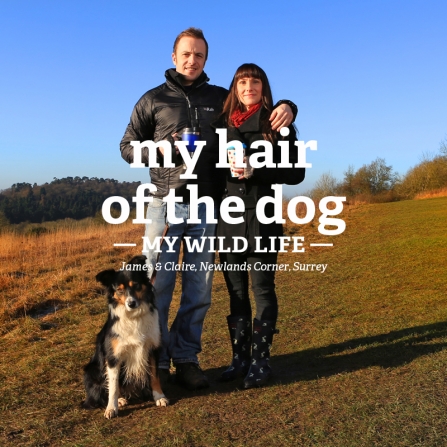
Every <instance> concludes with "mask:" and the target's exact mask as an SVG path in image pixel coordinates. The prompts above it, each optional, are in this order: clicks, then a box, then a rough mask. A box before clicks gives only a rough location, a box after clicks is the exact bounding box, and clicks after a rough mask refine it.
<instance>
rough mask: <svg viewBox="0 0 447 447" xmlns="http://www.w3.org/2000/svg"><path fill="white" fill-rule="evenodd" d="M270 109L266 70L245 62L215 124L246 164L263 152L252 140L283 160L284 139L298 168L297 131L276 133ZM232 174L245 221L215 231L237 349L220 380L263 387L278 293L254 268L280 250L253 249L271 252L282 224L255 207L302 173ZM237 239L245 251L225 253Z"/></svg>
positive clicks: (271, 278) (231, 189)
mask: <svg viewBox="0 0 447 447" xmlns="http://www.w3.org/2000/svg"><path fill="white" fill-rule="evenodd" d="M272 109H273V100H272V94H271V90H270V85H269V81H268V79H267V76H266V74H265V72H264V71H263V70H262V69H261V68H260V67H258V66H257V65H255V64H243V65H241V66H240V67H239V68H238V69H237V71H236V74H235V75H234V78H233V81H232V82H231V86H230V93H229V95H228V98H227V100H226V101H225V104H224V109H223V112H222V115H221V117H220V119H219V121H218V122H217V123H214V126H215V127H216V128H227V130H228V131H227V141H232V140H239V141H241V142H243V143H244V144H245V146H246V157H245V159H244V160H245V161H248V156H250V155H251V154H253V153H255V152H260V151H261V152H262V151H265V148H264V147H262V146H260V147H259V148H258V149H251V148H250V146H251V144H252V143H253V142H254V141H259V140H266V141H268V142H270V143H272V145H273V161H274V163H277V162H279V160H280V147H279V146H278V145H277V143H278V141H280V140H288V141H289V149H290V150H289V152H290V153H289V160H290V162H291V163H293V164H294V163H296V162H297V149H296V146H294V142H295V141H296V132H295V129H294V127H293V126H290V127H289V128H288V130H289V135H288V136H287V137H282V136H281V135H280V134H278V133H277V132H275V131H272V130H271V126H270V123H269V116H270V114H271V111H272ZM283 132H284V131H283ZM285 133H286V134H287V132H285ZM233 173H236V174H237V175H239V176H238V177H233V176H232V175H231V172H228V175H227V180H226V189H225V194H224V197H228V196H237V197H240V198H241V199H242V200H243V202H244V205H245V211H244V212H243V213H231V217H239V216H243V217H244V219H243V222H242V223H240V224H229V223H227V222H225V221H224V220H223V219H222V218H221V219H220V220H219V224H218V229H217V235H218V236H224V239H223V240H224V249H225V252H221V253H220V260H221V262H222V263H224V264H225V263H226V264H225V269H224V276H225V281H226V283H227V287H228V291H229V294H230V315H229V316H228V317H227V321H228V328H229V331H230V337H231V341H232V348H233V361H232V364H231V365H230V367H229V368H228V369H227V370H226V371H224V373H223V374H222V376H221V379H222V380H224V381H228V380H233V379H235V378H237V377H241V376H245V379H244V387H245V388H252V387H256V386H262V385H264V384H265V383H266V382H267V381H268V379H269V377H270V375H271V368H270V366H269V363H268V362H269V357H270V348H271V344H272V340H273V334H274V333H277V332H278V331H277V330H276V320H277V316H278V304H277V298H276V293H275V272H274V270H273V271H271V270H267V271H262V270H260V269H259V268H256V267H255V264H256V265H257V266H259V265H261V264H276V262H277V258H278V254H277V252H276V251H275V252H273V253H268V252H267V253H256V252H255V249H257V250H259V249H261V250H262V249H263V248H264V247H267V250H269V249H270V239H269V236H281V235H282V234H283V232H282V225H281V224H277V223H270V224H262V223H260V222H259V220H258V218H257V216H256V203H257V202H258V200H259V199H260V198H262V197H265V196H273V193H274V191H273V190H272V188H271V186H272V184H275V183H286V184H298V183H300V182H301V181H303V179H304V169H303V168H295V167H292V168H267V167H263V168H259V169H253V170H251V169H247V168H246V169H245V170H244V169H243V168H240V169H238V168H237V167H236V168H235V169H233ZM265 215H266V216H267V217H271V216H273V204H272V203H268V204H267V205H266V207H265ZM234 236H241V237H243V238H246V240H247V241H248V248H247V250H246V251H245V252H244V253H233V252H231V251H230V252H226V250H231V247H232V241H233V237H234ZM255 237H257V238H258V240H260V241H261V243H260V244H259V242H258V246H257V247H256V246H255V243H256V239H255ZM275 240H278V239H275ZM276 249H277V247H276ZM257 263H258V264H257ZM259 263H261V264H259ZM248 272H250V279H251V286H252V291H253V294H254V298H255V302H256V317H255V319H254V320H253V333H252V324H251V318H252V311H251V306H250V300H249V293H248V276H249V273H248Z"/></svg>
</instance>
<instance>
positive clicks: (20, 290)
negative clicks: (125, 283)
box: [0, 223, 142, 333]
mask: <svg viewBox="0 0 447 447" xmlns="http://www.w3.org/2000/svg"><path fill="white" fill-rule="evenodd" d="M141 235H142V227H141V226H137V225H132V224H131V223H127V224H123V225H107V226H106V225H93V226H89V227H80V226H73V227H70V228H60V229H58V230H55V231H52V232H50V233H44V234H42V235H40V236H30V235H23V234H15V233H3V234H1V235H0V287H1V289H2V292H3V293H2V295H1V298H0V322H1V323H2V325H1V329H0V333H5V332H7V331H8V330H10V329H11V328H12V327H14V326H15V324H16V323H17V320H16V318H17V317H20V316H25V315H28V314H31V315H35V314H42V313H45V312H50V311H52V310H53V311H54V310H57V309H59V308H62V307H69V306H71V305H72V304H73V303H74V302H76V301H77V300H79V299H81V298H83V297H86V296H88V295H89V294H91V293H92V292H94V291H96V290H98V286H97V284H96V283H95V279H94V278H95V275H96V273H98V266H103V268H107V267H112V266H113V267H116V266H117V265H120V263H121V261H127V260H128V259H129V257H130V256H131V254H134V253H135V252H136V251H138V250H140V247H141ZM118 242H126V243H136V244H137V248H136V249H135V248H116V247H114V246H113V244H114V243H118Z"/></svg>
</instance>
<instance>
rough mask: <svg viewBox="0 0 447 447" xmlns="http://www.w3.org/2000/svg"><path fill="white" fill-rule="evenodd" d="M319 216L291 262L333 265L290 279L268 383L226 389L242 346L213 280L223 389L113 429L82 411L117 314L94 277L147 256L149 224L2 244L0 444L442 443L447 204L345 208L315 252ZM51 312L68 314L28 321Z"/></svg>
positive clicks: (214, 341)
mask: <svg viewBox="0 0 447 447" xmlns="http://www.w3.org/2000/svg"><path fill="white" fill-rule="evenodd" d="M317 214H318V215H319V213H317ZM318 215H317V217H316V218H315V219H314V220H313V221H312V222H311V223H309V224H307V225H303V226H299V225H292V224H290V223H289V224H287V225H286V232H287V234H297V235H300V236H305V238H306V252H305V253H291V252H289V253H281V254H280V257H279V262H280V263H289V264H290V266H291V267H292V266H293V263H294V262H297V261H298V262H300V263H325V264H327V265H328V268H327V271H326V272H325V273H324V274H321V273H318V272H307V273H305V272H300V271H292V270H289V271H281V272H278V274H277V280H276V284H277V293H278V297H279V303H280V312H279V320H278V327H279V329H280V333H279V334H278V335H277V336H275V340H274V347H273V351H272V354H273V355H272V367H273V369H274V372H275V376H274V377H273V378H272V381H271V384H270V385H269V386H267V387H265V388H262V389H259V390H258V389H256V390H241V388H240V383H236V382H234V383H233V382H232V383H228V384H223V383H220V382H218V377H219V375H220V374H221V372H222V371H223V369H224V368H225V367H226V365H227V363H228V360H229V359H230V343H229V339H228V333H227V328H226V322H225V316H226V315H227V313H228V307H229V305H228V292H227V289H226V286H225V282H224V279H223V275H222V273H216V275H215V278H214V283H213V301H212V306H211V309H210V311H209V312H208V314H207V318H206V320H205V326H204V332H203V352H202V353H201V354H200V361H201V365H202V367H203V368H204V370H205V372H206V374H207V376H208V377H209V378H210V382H211V386H210V388H209V389H206V390H201V391H198V392H188V391H185V390H183V389H182V388H180V387H179V386H178V385H176V384H171V385H170V386H168V387H167V389H166V390H165V391H166V394H167V396H168V397H169V399H170V402H171V405H170V406H169V407H167V408H164V409H160V408H157V407H156V406H155V404H154V402H139V401H134V402H132V403H131V405H130V406H129V407H128V408H127V409H125V410H123V411H122V413H121V414H120V417H119V418H117V419H115V420H112V421H106V420H105V419H104V417H103V415H102V413H103V411H102V410H95V411H92V412H87V411H86V410H82V409H80V408H79V403H80V402H81V400H82V399H83V397H84V389H83V385H82V366H83V365H84V364H85V363H86V362H87V361H88V359H89V357H90V356H91V354H92V352H93V346H94V339H95V335H96V334H97V332H98V331H99V330H100V328H101V327H102V325H103V324H104V320H105V318H106V312H107V310H106V304H105V298H104V296H103V292H102V290H101V289H100V287H99V285H98V284H97V283H95V280H94V278H95V275H96V273H97V272H98V271H99V270H102V269H105V268H111V267H113V268H115V269H116V268H119V266H120V263H121V261H126V260H128V259H129V258H130V257H131V256H133V255H134V254H136V253H138V252H140V250H141V236H142V234H143V229H142V227H141V226H136V225H132V224H126V225H122V226H117V227H115V226H110V225H109V226H106V227H102V228H101V227H99V228H96V227H92V228H90V229H75V228H73V229H72V230H60V232H59V233H57V232H56V233H55V234H43V235H41V236H40V237H38V238H30V237H23V236H17V235H16V236H14V235H12V236H11V235H3V236H1V237H0V247H1V248H0V257H1V261H2V262H1V270H0V278H1V281H2V286H3V289H2V290H3V292H4V293H3V295H2V301H1V309H2V314H1V318H2V320H1V323H2V324H1V325H0V328H1V330H2V332H3V335H2V336H0V352H1V353H2V357H1V361H0V395H1V397H2V398H1V400H0V402H1V403H0V445H2V446H3V445H5V446H9V445H11V446H12V445H14V446H27V447H28V446H30V447H31V446H32V447H34V446H36V447H37V446H40V447H42V446H48V447H50V446H57V447H59V446H62V445H65V446H79V447H81V446H85V447H90V446H117V447H118V446H127V445H132V446H138V447H143V446H147V445H161V446H188V447H189V446H194V447H196V446H197V447H198V446H204V447H214V446H271V445H281V446H283V445H284V446H294V447H295V446H301V447H309V446H313V447H346V446H349V447H365V446H368V447H369V446H372V447H385V446H390V447H391V446H392V447H394V446H403V447H435V446H439V447H442V446H445V445H446V443H447V430H446V428H445V414H446V413H447V399H446V397H445V396H447V382H446V380H445V377H446V375H445V371H446V370H447V349H446V347H447V311H446V309H447V298H446V296H447V295H446V284H447V271H446V269H445V259H446V258H445V253H446V252H447V236H446V233H445V222H446V218H447V199H446V198H438V199H432V200H425V201H417V202H415V201H410V200H407V201H402V202H396V203H386V204H379V205H364V206H357V207H355V206H348V207H345V212H344V219H345V221H346V222H347V229H346V231H345V232H344V233H343V234H342V235H340V236H336V237H334V238H333V240H331V242H332V241H333V242H334V246H333V247H330V248H328V247H321V248H309V247H308V243H309V242H317V241H318V239H319V238H320V237H321V236H320V235H319V234H318V231H317V227H318ZM114 242H134V243H136V244H137V247H134V248H113V243H114ZM178 296H179V291H178V289H176V292H175V296H174V301H173V305H172V309H173V310H174V309H176V307H177V306H178ZM48 299H50V300H52V301H51V302H50V303H48V301H47V300H48ZM58 300H59V301H58ZM48 305H52V306H53V307H54V306H56V307H57V306H59V307H58V309H59V310H58V311H57V312H56V313H52V314H48V315H47V316H45V317H44V318H30V313H31V314H33V313H34V316H36V313H38V312H39V311H42V310H45V309H47V307H45V306H48ZM64 306H65V307H64ZM68 306H69V308H68ZM25 312H26V314H27V315H26V317H25V316H24V313H25ZM171 314H174V312H171ZM172 316H173V315H171V317H172Z"/></svg>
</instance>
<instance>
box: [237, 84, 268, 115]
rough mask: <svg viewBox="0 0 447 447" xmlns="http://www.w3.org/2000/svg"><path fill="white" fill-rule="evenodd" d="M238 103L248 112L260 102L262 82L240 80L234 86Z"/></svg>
mask: <svg viewBox="0 0 447 447" xmlns="http://www.w3.org/2000/svg"><path fill="white" fill-rule="evenodd" d="M236 89H237V96H238V98H239V101H240V102H241V103H242V104H243V105H244V106H245V107H246V109H247V110H249V109H250V108H251V107H252V106H254V105H256V104H258V103H259V102H261V99H262V81H261V80H260V79H257V78H241V79H239V80H238V81H237V84H236Z"/></svg>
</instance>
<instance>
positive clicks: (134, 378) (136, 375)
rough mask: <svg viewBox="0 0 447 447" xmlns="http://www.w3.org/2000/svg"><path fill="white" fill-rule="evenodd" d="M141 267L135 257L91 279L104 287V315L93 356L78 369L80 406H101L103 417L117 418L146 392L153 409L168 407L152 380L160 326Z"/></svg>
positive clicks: (142, 258) (155, 374) (156, 379)
mask: <svg viewBox="0 0 447 447" xmlns="http://www.w3.org/2000/svg"><path fill="white" fill-rule="evenodd" d="M145 263H146V257H145V256H135V257H134V258H132V259H131V260H130V261H129V262H128V264H127V266H126V267H125V268H124V269H123V270H119V271H115V270H104V271H102V272H100V273H98V274H97V275H96V280H97V281H99V282H100V283H101V284H103V285H104V286H105V287H107V300H108V303H109V315H108V318H107V321H106V323H105V325H104V327H103V328H102V329H101V331H100V332H99V334H98V335H97V337H96V351H95V354H94V355H93V357H92V359H91V360H90V362H89V363H88V364H87V365H86V366H85V367H84V385H85V391H86V394H87V397H86V399H85V401H84V402H83V404H82V405H83V407H84V408H87V409H91V408H97V407H99V406H104V405H105V404H106V403H107V408H106V411H105V413H104V416H105V417H106V418H107V419H111V418H113V417H115V416H117V415H118V408H119V407H122V406H124V405H126V404H127V400H126V398H129V397H130V396H131V395H132V394H137V395H138V394H141V393H144V391H145V390H148V389H151V390H152V397H153V398H154V401H155V403H156V404H157V406H162V407H165V406H166V405H168V403H169V402H168V399H166V397H165V395H164V394H163V391H162V389H161V386H160V380H159V377H158V349H159V346H160V343H161V336H160V325H159V321H158V311H157V309H156V307H155V305H154V294H153V291H152V286H151V284H150V282H149V279H148V276H147V271H145V270H144V268H145V267H144V266H145ZM107 394H108V397H107Z"/></svg>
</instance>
